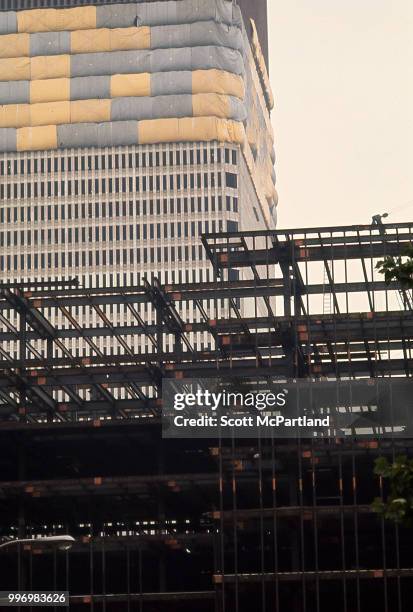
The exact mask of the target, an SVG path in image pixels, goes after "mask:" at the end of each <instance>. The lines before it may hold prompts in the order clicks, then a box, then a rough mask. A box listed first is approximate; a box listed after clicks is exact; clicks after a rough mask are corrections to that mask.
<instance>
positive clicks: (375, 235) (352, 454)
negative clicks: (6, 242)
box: [0, 223, 413, 612]
mask: <svg viewBox="0 0 413 612" xmlns="http://www.w3.org/2000/svg"><path fill="white" fill-rule="evenodd" d="M384 227H385V232H383V231H382V229H380V228H377V227H375V226H351V227H329V228H310V229H298V230H277V231H258V232H238V233H228V234H222V233H220V234H216V235H214V234H212V235H211V234H209V235H207V236H204V238H203V244H204V247H205V249H206V251H207V253H208V256H209V258H210V261H211V265H212V267H213V270H214V278H213V280H212V281H211V282H208V283H198V284H179V285H168V286H162V285H161V284H160V283H158V282H157V281H156V280H155V281H154V282H151V283H148V282H146V283H144V284H143V285H142V286H139V287H125V288H122V289H119V288H115V287H113V288H111V287H107V288H101V289H87V290H86V289H83V288H81V287H78V286H76V284H75V283H74V282H73V281H70V280H68V281H62V282H61V283H60V284H53V283H51V284H48V285H42V286H40V285H38V286H36V285H35V284H32V285H31V284H30V283H26V284H25V285H24V284H19V285H14V286H13V285H7V286H0V324H1V327H0V449H1V450H0V465H1V466H2V469H1V473H2V477H1V481H0V525H1V526H2V534H0V535H4V536H6V535H7V536H10V535H12V536H19V537H23V536H26V537H32V536H38V535H45V534H46V533H47V534H49V533H59V532H61V533H71V534H72V535H74V536H75V537H76V539H77V541H76V544H75V546H74V547H73V549H72V550H71V551H70V552H68V553H65V554H64V555H62V554H60V553H52V554H46V553H43V554H40V553H42V551H41V550H40V549H39V548H38V547H37V548H36V544H34V545H33V546H31V547H29V548H30V549H31V550H26V551H24V550H21V551H19V553H18V554H13V553H11V552H8V553H7V555H6V553H3V554H1V555H0V563H1V564H3V562H4V560H5V559H7V560H8V563H7V564H6V565H7V567H6V571H5V573H4V576H2V578H1V580H2V583H3V586H2V588H3V590H4V589H5V588H10V589H14V588H23V587H25V588H30V589H35V588H46V583H47V585H48V588H49V589H51V588H54V587H55V586H56V587H57V588H60V589H63V590H66V589H67V590H69V591H70V594H71V607H73V609H74V610H77V609H79V610H84V609H94V610H144V611H145V612H147V611H148V612H149V611H155V610H156V611H159V610H193V609H194V607H196V609H197V610H200V611H202V610H210V611H214V612H243V611H244V610H251V609H254V610H257V612H258V611H260V612H261V611H262V612H267V611H269V610H284V609H285V607H286V606H287V605H288V606H289V607H290V609H291V610H293V611H294V612H313V611H314V612H324V610H326V611H327V610H330V608H331V603H332V602H333V601H334V606H335V607H336V608H337V610H340V612H341V611H342V612H350V611H351V612H353V611H354V612H355V611H357V612H365V611H366V610H368V609H371V607H373V606H374V609H375V610H378V611H383V612H393V611H396V612H405V611H406V612H407V610H408V609H409V602H410V599H411V597H410V595H409V593H411V589H412V585H413V558H412V554H411V550H412V535H411V533H409V532H408V531H407V530H406V531H405V530H403V529H402V528H399V527H395V526H394V525H392V524H388V523H386V522H385V521H383V520H382V519H379V518H378V517H377V516H375V515H374V514H373V512H372V510H371V502H372V501H373V499H374V497H383V496H384V495H385V488H384V484H383V481H382V480H381V479H379V478H378V477H375V476H374V474H373V465H374V459H375V458H376V457H377V456H380V455H385V456H387V457H389V458H392V457H395V456H396V455H399V454H407V455H411V454H412V441H411V440H409V439H400V438H390V439H386V440H380V439H377V438H371V439H368V440H364V439H363V440H361V439H357V438H351V439H346V440H338V439H330V440H275V439H257V440H236V439H232V440H231V439H229V440H220V439H217V440H162V438H161V413H162V380H163V379H165V378H166V379H175V380H182V379H184V378H217V377H220V378H225V379H227V380H239V379H242V380H250V381H253V382H256V381H263V382H264V383H273V382H275V383H277V382H282V381H291V380H296V379H307V380H321V381H322V380H328V381H331V380H372V379H377V378H383V377H384V378H387V377H392V378H398V379H400V380H406V379H410V378H411V376H412V371H413V368H412V364H413V361H412V338H413V316H412V311H411V310H410V309H409V308H405V307H404V303H401V302H400V300H399V299H398V298H399V292H400V291H401V290H402V287H400V286H399V285H398V284H397V283H392V284H391V285H387V284H386V283H385V282H384V280H383V277H382V276H381V275H380V274H379V273H378V271H377V270H376V264H377V261H379V260H380V259H383V257H386V256H388V255H398V254H400V253H401V252H402V250H403V248H404V246H406V245H408V244H410V243H411V242H412V240H413V224H408V223H405V224H388V225H385V226H384ZM326 293H328V294H329V295H331V312H326V308H325V295H326ZM188 304H191V305H192V306H193V311H194V312H196V316H194V317H193V319H192V320H190V321H188V320H187V317H186V314H185V313H186V312H187V310H186V309H185V307H186V306H187V305H188ZM114 305H116V307H117V308H118V312H119V309H120V312H121V313H128V317H129V318H126V316H125V318H124V319H121V322H120V323H119V320H120V319H119V318H116V320H115V319H114V318H112V317H111V312H112V310H111V309H112V307H113V306H114ZM85 311H86V312H89V311H90V312H93V313H94V316H95V319H94V320H95V321H96V322H94V323H93V324H90V325H85V324H84V321H85V320H92V318H89V319H88V318H85ZM124 321H129V322H128V323H124ZM198 333H199V334H203V335H204V336H206V337H207V341H206V342H203V343H202V344H201V343H200V342H199V341H197V334H198ZM204 336H203V337H204ZM102 338H106V339H109V342H106V345H105V346H106V349H105V350H102V349H101V348H100V344H99V342H100V339H102ZM136 338H138V339H142V338H145V339H146V348H145V351H143V350H139V351H138V350H136V348H135V346H136V344H134V339H136ZM72 340H75V341H76V350H73V344H72ZM107 347H109V348H107Z"/></svg>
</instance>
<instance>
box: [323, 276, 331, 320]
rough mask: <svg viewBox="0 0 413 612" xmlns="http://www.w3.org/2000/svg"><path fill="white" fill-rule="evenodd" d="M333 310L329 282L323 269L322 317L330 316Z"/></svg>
mask: <svg viewBox="0 0 413 612" xmlns="http://www.w3.org/2000/svg"><path fill="white" fill-rule="evenodd" d="M332 310H333V296H332V294H331V287H330V282H329V280H328V274H327V270H326V269H325V268H324V280H323V315H331V314H332Z"/></svg>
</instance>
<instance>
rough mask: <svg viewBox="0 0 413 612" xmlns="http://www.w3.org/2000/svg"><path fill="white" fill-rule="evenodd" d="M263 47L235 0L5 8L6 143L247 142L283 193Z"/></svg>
mask: <svg viewBox="0 0 413 612" xmlns="http://www.w3.org/2000/svg"><path fill="white" fill-rule="evenodd" d="M251 27H253V26H251ZM254 40H255V39H254ZM254 53H255V60H254V56H253V54H252V53H251V49H250V46H249V42H248V37H247V35H246V33H245V29H244V26H243V21H242V17H241V13H240V9H239V7H238V6H237V5H236V4H234V3H233V2H232V0H179V1H176V0H172V1H167V2H164V1H162V2H135V3H130V4H121V5H116V4H114V5H106V6H83V7H76V8H70V9H38V10H24V11H18V12H13V11H9V12H2V13H0V151H2V152H12V151H33V150H46V149H55V148H69V147H88V146H115V145H117V144H119V145H128V144H150V143H160V142H182V141H210V140H218V141H221V142H233V143H239V144H241V145H242V146H243V147H248V148H250V149H251V155H250V156H249V159H250V166H251V172H252V173H253V175H254V176H256V177H261V178H262V180H261V179H260V180H259V181H258V182H260V183H262V185H261V187H258V188H259V189H261V192H262V197H263V198H266V199H267V200H268V201H269V202H270V201H271V200H273V201H274V200H275V195H274V185H273V176H272V172H271V163H272V162H271V158H272V155H273V154H272V143H271V142H269V141H268V136H262V135H260V133H261V131H262V130H264V131H265V130H266V129H267V128H268V125H264V124H263V121H264V120H263V118H262V112H263V111H262V108H263V104H262V100H261V99H259V98H257V95H258V94H257V93H255V94H254V91H255V90H256V89H257V88H258V89H260V90H261V91H262V90H264V96H266V97H267V98H268V92H267V91H265V86H264V87H263V86H262V82H261V83H260V81H259V77H260V78H261V81H262V80H263V74H261V72H262V66H261V64H260V62H259V53H260V50H259V46H258V43H256V44H255V46H254ZM257 58H258V62H257ZM260 66H261V68H260ZM257 70H258V74H259V77H258V76H256V77H254V72H255V73H257ZM264 76H265V75H264ZM254 78H256V80H255V81H254ZM267 107H268V100H267ZM264 110H265V102H264ZM266 112H268V111H266Z"/></svg>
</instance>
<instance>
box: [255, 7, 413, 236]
mask: <svg viewBox="0 0 413 612" xmlns="http://www.w3.org/2000/svg"><path fill="white" fill-rule="evenodd" d="M252 1H253V0H252ZM268 5H269V32H270V63H271V82H272V87H273V90H274V94H275V98H276V108H275V111H274V114H273V124H274V130H275V135H276V154H277V161H276V171H277V181H278V192H279V208H278V211H279V227H299V226H301V227H304V226H314V225H330V224H357V223H369V222H370V219H371V216H372V215H373V214H375V213H383V212H388V211H390V210H393V209H395V208H399V210H397V211H395V212H394V214H392V215H391V216H390V217H389V221H413V0H268ZM409 201H411V202H410V207H405V208H403V209H401V207H402V206H403V205H405V204H406V203H407V202H409Z"/></svg>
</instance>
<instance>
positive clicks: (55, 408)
mask: <svg viewBox="0 0 413 612" xmlns="http://www.w3.org/2000/svg"><path fill="white" fill-rule="evenodd" d="M412 240H413V226H412V225H411V224H407V223H404V224H393V225H386V226H381V227H380V228H379V227H377V226H351V227H336V228H315V229H305V230H283V231H281V230H280V231H265V232H262V231H259V232H242V233H239V232H238V233H231V234H216V235H214V234H212V235H208V236H204V238H203V243H204V246H205V249H206V251H207V253H208V255H209V257H210V260H211V263H212V265H213V268H214V271H215V278H214V279H213V281H211V282H208V283H198V284H181V285H167V286H164V287H162V286H161V285H160V283H159V282H158V281H157V280H156V279H155V281H154V282H153V283H152V284H149V283H148V282H145V283H144V285H142V286H139V287H124V288H117V287H109V288H97V289H83V288H79V287H78V286H76V282H75V281H73V280H72V281H70V280H69V281H65V280H63V281H61V282H59V283H55V284H53V283H45V284H43V285H40V286H39V285H36V284H33V285H31V284H30V283H26V284H21V285H18V284H16V283H14V284H11V285H2V286H0V419H2V420H3V421H14V422H22V421H23V422H24V421H26V422H43V421H44V420H51V421H61V422H65V421H73V420H79V419H81V420H84V419H96V418H98V419H99V418H114V419H130V418H133V419H136V418H143V417H156V416H157V415H159V413H160V408H161V383H162V379H163V378H183V377H185V378H196V377H214V376H225V377H228V378H236V377H244V378H254V379H256V378H257V377H258V378H262V379H265V380H284V379H292V378H297V377H304V378H315V379H316V378H323V377H326V378H332V377H333V378H360V377H367V378H371V377H377V376H390V375H392V376H395V375H397V376H400V375H402V376H408V377H410V376H411V373H412V365H413V360H412V346H411V344H412V336H413V333H412V332H413V317H412V311H411V310H410V307H409V304H410V303H411V296H409V295H408V294H407V292H406V291H403V292H402V288H401V287H400V286H399V285H398V284H397V283H393V284H391V285H386V283H385V282H384V280H383V278H382V276H381V275H380V274H378V272H377V270H376V264H377V261H378V260H380V259H382V258H383V257H385V256H387V255H398V254H400V253H401V252H402V249H403V247H404V246H405V245H407V244H410V243H411V241H412ZM326 278H327V283H326V282H325V279H326ZM401 292H402V296H401ZM326 293H327V294H328V296H329V299H330V300H331V303H332V305H333V310H332V312H330V313H327V314H326V313H325V312H324V313H323V304H324V303H325V299H326ZM184 307H190V308H191V309H192V312H194V313H195V314H194V316H193V318H192V320H190V321H188V320H187V318H186V316H185V315H184V314H183V308H184ZM197 333H201V334H203V335H204V337H206V338H207V340H206V341H205V342H204V344H203V345H202V346H200V345H199V343H198V345H197V343H196V342H195V337H196V334H197ZM73 343H76V348H75V349H74V348H73ZM102 343H103V344H102ZM144 345H145V348H144V349H143V346H144Z"/></svg>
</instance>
